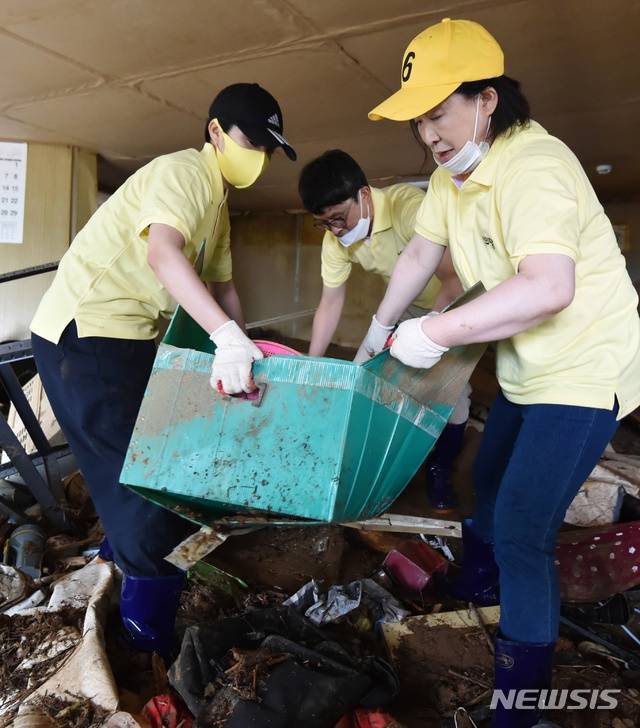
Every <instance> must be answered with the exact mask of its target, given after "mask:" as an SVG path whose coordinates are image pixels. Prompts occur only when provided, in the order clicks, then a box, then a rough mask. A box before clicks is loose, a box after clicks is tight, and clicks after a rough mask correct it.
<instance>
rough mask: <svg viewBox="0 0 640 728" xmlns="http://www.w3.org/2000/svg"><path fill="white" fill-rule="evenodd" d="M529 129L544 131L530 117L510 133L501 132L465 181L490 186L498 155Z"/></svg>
mask: <svg viewBox="0 0 640 728" xmlns="http://www.w3.org/2000/svg"><path fill="white" fill-rule="evenodd" d="M529 130H534V131H537V132H538V133H539V132H541V131H542V132H544V131H545V129H543V127H542V126H540V124H538V122H537V121H533V119H531V121H530V122H529V124H528V125H527V126H525V127H515V128H514V130H513V131H512V132H511V134H509V136H505V135H504V134H501V135H500V136H499V137H498V138H497V139H496V140H495V141H494V142H493V144H492V145H491V147H490V148H489V151H488V152H487V156H486V157H485V158H484V159H483V160H482V162H480V164H479V165H478V166H477V167H476V168H475V169H474V170H473V172H472V173H471V175H470V176H469V177H468V179H466V180H465V182H468V181H469V180H471V181H473V182H477V183H478V184H480V185H484V186H485V187H491V186H492V185H493V182H494V180H495V176H496V172H497V170H498V164H499V162H500V157H501V156H502V153H503V152H504V150H505V149H506V147H507V146H508V145H509V143H510V142H511V141H513V139H515V138H516V137H517V136H519V135H520V134H525V133H527V131H529Z"/></svg>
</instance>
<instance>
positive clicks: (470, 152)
mask: <svg viewBox="0 0 640 728" xmlns="http://www.w3.org/2000/svg"><path fill="white" fill-rule="evenodd" d="M479 112H480V97H479V96H478V99H477V101H476V120H475V122H474V124H473V139H470V140H468V141H467V142H465V145H464V146H463V147H462V149H460V151H459V152H456V154H454V155H453V157H451V159H448V160H447V161H446V162H438V160H437V159H436V156H435V154H434V156H433V159H434V160H435V163H436V164H437V165H438V166H439V167H444V168H445V169H446V170H447V171H448V172H450V173H451V175H452V176H455V175H457V174H465V173H466V172H471V171H472V170H474V169H475V168H476V167H477V166H478V165H479V164H480V162H482V160H483V159H484V158H485V157H486V156H487V152H488V151H489V143H488V142H487V141H486V139H487V135H488V134H489V125H490V124H491V117H489V120H488V121H487V131H486V132H485V135H484V139H485V140H484V141H482V142H480V144H476V131H477V130H478V114H479Z"/></svg>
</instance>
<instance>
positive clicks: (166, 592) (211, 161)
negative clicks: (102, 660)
mask: <svg viewBox="0 0 640 728" xmlns="http://www.w3.org/2000/svg"><path fill="white" fill-rule="evenodd" d="M205 141H206V143H205V145H204V147H203V148H202V149H201V150H200V151H198V150H196V149H187V150H183V151H180V152H176V153H174V154H168V155H165V156H162V157H158V158H157V159H154V160H153V161H152V162H150V163H149V164H147V165H145V166H144V167H142V168H141V169H140V170H138V171H137V172H136V173H135V174H133V175H132V176H131V177H129V179H127V181H126V182H125V183H124V184H123V185H122V186H121V187H120V188H119V189H118V190H117V191H116V192H115V193H114V194H113V195H112V196H111V197H110V198H109V199H108V200H107V201H106V202H105V203H104V204H103V205H102V206H101V207H100V208H99V209H98V210H97V211H96V212H95V213H94V215H93V216H92V217H91V219H90V220H89V222H88V223H87V224H86V226H85V227H84V228H83V229H82V230H81V231H80V232H79V233H78V235H77V236H76V238H75V239H74V241H73V243H72V244H71V247H70V248H69V250H68V251H67V253H66V254H65V255H64V256H63V258H62V260H61V262H60V266H59V268H58V271H57V273H56V276H55V278H54V280H53V282H52V284H51V286H50V288H49V290H48V291H47V292H46V293H45V295H44V297H43V299H42V301H41V303H40V305H39V307H38V310H37V312H36V315H35V317H34V319H33V321H32V323H31V331H32V343H33V352H34V356H35V359H36V363H37V366H38V371H39V373H40V377H41V379H42V382H43V384H44V387H45V390H46V392H47V395H48V398H49V400H50V402H51V405H52V408H53V411H54V413H55V415H56V417H57V419H58V422H59V423H60V425H61V426H62V429H63V431H64V433H65V435H66V437H67V440H68V442H69V444H70V445H71V448H72V450H73V453H74V455H75V457H76V459H77V462H78V465H79V467H80V469H81V470H82V472H83V474H84V477H85V480H86V482H87V485H88V488H89V490H90V492H91V496H92V499H93V501H94V503H95V506H96V509H97V511H98V514H99V516H100V518H101V520H102V524H103V526H104V529H105V532H106V536H107V539H106V540H105V542H104V544H103V550H102V554H103V556H107V555H111V556H112V557H113V558H114V559H115V561H116V563H117V564H118V566H119V567H120V568H121V569H122V571H123V572H124V580H123V589H122V599H121V605H120V612H121V616H122V622H123V624H124V627H125V630H126V633H127V634H128V636H129V639H130V640H131V643H132V644H133V646H134V647H136V648H137V649H141V650H146V651H157V652H160V653H162V654H167V653H168V652H169V651H170V649H171V644H172V639H173V626H174V621H175V614H176V610H177V604H178V598H179V595H180V591H181V589H182V586H183V582H184V576H183V574H182V572H179V571H177V570H176V569H175V568H174V567H172V566H171V565H170V564H169V563H168V562H166V561H164V557H165V556H166V555H167V554H168V553H169V552H170V551H171V549H172V548H173V547H174V546H175V545H176V544H177V543H179V542H180V541H181V540H182V539H183V538H184V537H185V536H186V535H187V534H188V533H189V532H190V529H191V527H190V526H189V525H188V524H187V522H186V521H184V520H182V519H181V518H179V517H178V516H176V515H174V514H173V513H171V512H170V511H168V510H164V509H163V508H160V507H158V506H155V505H152V504H151V503H150V502H149V501H146V500H144V499H143V498H141V497H140V496H138V495H136V494H134V493H133V492H131V491H129V490H128V489H127V488H125V487H123V486H121V485H120V482H119V478H120V471H121V469H122V464H123V462H124V457H125V454H126V450H127V447H128V444H129V440H130V438H131V434H132V431H133V428H134V424H135V421H136V417H137V414H138V410H139V407H140V403H141V402H142V397H143V395H144V391H145V388H146V385H147V380H148V378H149V375H150V373H151V367H152V364H153V361H154V357H155V345H154V339H155V337H156V335H157V334H158V321H159V319H160V318H161V317H168V316H170V314H171V312H172V311H173V310H174V309H175V305H176V302H177V303H179V304H180V305H181V306H182V307H183V308H184V309H185V310H186V311H187V312H188V313H189V314H190V315H191V317H192V318H193V319H194V320H195V321H196V322H197V323H198V324H199V325H200V326H202V327H203V328H204V329H205V331H207V333H208V334H209V335H210V337H211V339H212V340H213V342H214V343H215V345H216V347H217V348H216V356H215V359H214V363H213V368H212V373H211V383H212V386H213V387H214V389H216V390H219V391H224V392H227V393H229V394H233V393H237V392H241V391H246V392H248V391H250V390H251V389H253V388H254V384H253V381H252V378H251V365H252V362H253V361H254V360H255V359H259V358H261V357H262V354H261V352H260V350H259V349H258V348H257V347H256V346H255V345H254V344H253V342H252V341H251V340H250V339H249V338H248V337H247V336H246V334H245V333H244V331H243V328H244V322H243V316H242V308H241V305H240V301H239V298H238V294H237V293H236V290H235V287H234V285H233V280H232V275H231V272H232V271H231V252H230V240H229V213H228V209H227V201H226V198H227V188H228V186H229V185H232V186H234V187H238V188H244V187H248V186H249V185H251V184H253V183H254V182H255V181H256V179H257V178H258V177H259V176H260V174H262V172H263V171H264V169H265V168H266V166H267V164H268V162H269V159H270V157H271V155H272V154H273V153H274V151H275V150H276V149H277V148H278V147H282V149H283V150H284V152H285V154H286V155H287V156H288V157H289V159H292V160H295V158H296V154H295V152H294V150H293V149H292V147H291V145H290V144H289V143H288V142H287V140H286V139H285V138H284V136H283V123H282V112H281V110H280V106H279V105H278V102H277V101H276V100H275V99H274V98H273V96H271V94H270V93H268V92H267V91H265V89H263V88H261V87H260V86H259V85H258V84H255V83H254V84H248V83H240V84H234V85H232V86H228V87H227V88H225V89H223V90H222V91H221V92H220V93H219V94H218V95H217V96H216V97H215V99H214V100H213V103H212V104H211V107H210V109H209V116H208V118H207V123H206V129H205ZM196 269H197V272H196ZM214 396H215V395H214Z"/></svg>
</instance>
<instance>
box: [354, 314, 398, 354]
mask: <svg viewBox="0 0 640 728" xmlns="http://www.w3.org/2000/svg"><path fill="white" fill-rule="evenodd" d="M394 328H395V326H383V325H382V324H381V323H380V322H379V321H378V319H377V318H376V316H375V314H374V315H373V318H372V319H371V326H369V331H367V335H366V336H365V337H364V339H363V340H362V344H360V348H359V349H358V352H357V354H356V356H355V358H354V360H353V361H354V362H355V363H356V364H362V362H363V361H368V360H369V359H371V357H372V356H375V355H376V354H379V353H380V352H381V351H382V350H383V349H384V345H385V344H386V343H387V339H388V338H389V334H390V333H391V332H392V331H393V329H394Z"/></svg>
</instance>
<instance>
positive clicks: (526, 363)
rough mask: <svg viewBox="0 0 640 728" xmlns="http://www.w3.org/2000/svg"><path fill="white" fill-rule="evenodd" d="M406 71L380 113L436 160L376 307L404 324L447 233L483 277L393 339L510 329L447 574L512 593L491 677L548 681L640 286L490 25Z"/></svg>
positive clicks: (499, 336)
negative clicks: (560, 548)
mask: <svg viewBox="0 0 640 728" xmlns="http://www.w3.org/2000/svg"><path fill="white" fill-rule="evenodd" d="M401 79H402V85H401V88H400V90H399V91H398V92H396V93H395V94H394V95H393V96H391V97H390V98H388V99H387V100H386V101H384V102H383V103H382V104H380V105H379V106H378V107H376V108H375V109H374V110H373V111H372V112H371V114H370V117H371V118H372V119H374V120H377V119H382V118H386V119H392V120H395V121H410V122H411V124H412V126H413V128H414V130H415V132H416V133H417V135H418V136H419V138H420V140H421V141H422V143H423V144H424V145H426V146H427V147H428V148H429V150H430V151H431V152H432V154H433V157H434V159H435V161H436V163H437V165H438V168H437V169H436V171H435V172H434V174H433V175H432V177H431V180H430V185H429V189H428V191H427V195H426V197H425V200H424V202H423V204H422V206H421V208H420V210H419V211H418V215H417V218H416V230H415V235H414V237H413V238H412V240H411V241H410V243H409V244H408V245H407V247H406V248H405V250H404V252H403V253H402V255H401V256H400V258H399V259H398V263H397V265H396V268H395V270H394V273H393V276H392V278H391V280H390V282H389V286H388V288H387V292H386V295H385V297H384V299H383V301H382V303H381V304H380V306H379V308H378V311H377V313H376V317H377V319H378V320H379V321H380V323H381V324H383V325H388V326H390V325H392V324H394V323H395V322H396V321H397V320H398V318H399V316H400V314H401V313H402V311H404V309H405V308H406V306H407V305H408V304H409V302H410V301H411V300H412V298H413V297H414V296H415V295H416V294H417V293H418V291H420V290H421V289H422V288H423V286H424V284H425V282H426V281H428V280H429V279H430V278H431V276H432V274H433V272H434V270H435V268H436V266H437V265H438V262H439V261H440V259H441V257H442V255H443V253H444V250H445V247H447V246H448V247H449V248H450V250H451V255H452V259H453V264H454V267H455V270H456V273H457V275H458V277H459V278H460V281H461V282H462V284H463V286H464V287H465V288H469V287H470V286H472V285H473V284H474V283H475V282H476V281H482V283H483V284H484V286H485V288H486V289H487V293H485V294H484V295H482V296H480V297H479V298H477V299H476V300H474V301H473V302H471V303H468V304H466V305H465V306H462V307H460V308H458V309H455V310H452V311H450V312H447V313H444V314H439V315H435V314H429V315H428V316H424V317H422V318H419V319H411V320H409V321H406V322H404V323H402V324H401V325H400V326H399V327H398V329H397V330H396V333H395V341H394V343H393V346H392V348H391V354H392V355H393V356H395V357H397V358H398V359H400V360H401V361H402V362H404V363H405V364H407V365H408V366H412V367H417V368H425V369H428V368H430V367H432V366H433V365H434V364H436V363H437V362H438V360H439V359H440V357H441V356H442V354H443V353H444V352H446V351H447V350H448V349H449V348H450V347H452V346H460V345H465V344H472V343H475V342H489V341H497V342H498V355H497V376H498V380H499V383H500V388H501V392H500V394H499V395H498V397H497V400H496V402H495V403H494V405H493V407H492V410H491V413H490V415H489V418H488V420H487V424H486V428H485V431H484V436H483V441H482V445H481V448H480V451H479V454H478V458H477V461H476V463H475V467H474V487H475V495H476V506H475V510H474V513H473V518H472V519H470V520H469V521H466V522H465V523H464V525H463V542H464V560H463V569H462V574H461V576H460V578H459V580H458V581H457V582H456V583H454V584H453V585H452V587H451V588H452V593H453V594H454V595H455V596H458V597H459V598H463V599H465V600H467V599H468V600H472V601H476V602H478V603H484V604H487V603H491V602H492V601H493V602H495V601H497V598H498V594H499V601H500V606H501V616H500V632H499V635H498V637H497V639H496V650H495V654H496V663H495V687H496V688H497V689H500V690H502V691H504V695H505V696H507V697H508V694H507V692H506V691H509V690H518V689H529V690H543V689H545V688H548V687H549V685H550V681H551V666H552V656H553V648H554V643H555V641H556V639H557V635H558V623H559V609H560V597H559V589H558V582H557V574H556V568H555V565H554V549H555V542H556V533H557V530H558V528H559V527H560V525H561V524H562V521H563V517H564V514H565V511H566V509H567V507H568V505H569V504H570V503H571V501H572V500H573V498H574V496H575V494H576V492H577V491H578V489H579V488H580V486H581V484H582V483H583V482H584V481H585V480H586V478H587V476H588V475H589V473H590V472H591V470H592V468H593V467H594V465H595V464H596V463H597V461H598V459H599V457H600V455H601V454H602V452H603V450H604V448H605V447H606V445H607V443H608V442H609V440H610V439H611V437H612V435H613V434H614V432H615V430H616V427H617V423H618V420H620V418H622V417H624V416H625V415H626V414H628V413H629V412H631V411H632V410H633V409H634V408H635V407H637V406H638V405H639V404H640V319H639V317H638V313H637V305H638V296H637V295H636V292H635V290H634V289H633V286H632V284H631V280H630V279H629V276H628V274H627V271H626V268H625V261H624V258H623V256H622V255H621V253H620V250H619V248H618V246H617V244H616V239H615V236H614V233H613V229H612V226H611V223H610V222H609V220H608V218H607V217H606V215H605V214H604V211H603V209H602V206H601V205H600V203H599V202H598V200H597V198H596V195H595V193H594V191H593V189H592V187H591V184H590V182H589V180H588V178H587V175H586V174H585V172H584V170H583V169H582V167H581V165H580V163H579V162H578V160H577V159H576V157H575V156H574V155H573V154H572V152H571V151H570V150H569V148H568V147H567V146H566V145H565V144H563V143H562V142H561V141H560V140H559V139H556V138H555V137H553V136H551V135H550V134H548V133H547V132H546V131H545V129H543V128H542V127H541V126H540V125H539V124H537V123H536V122H535V121H533V120H531V118H530V114H529V105H528V103H527V100H526V98H525V97H524V96H523V95H522V93H521V91H520V87H519V84H518V83H517V82H516V81H513V80H512V79H510V78H508V77H507V76H505V75H504V59H503V54H502V50H501V48H500V46H499V45H498V43H497V42H496V41H495V39H494V38H493V37H492V36H491V35H490V34H489V33H488V32H487V31H486V30H485V29H484V28H483V27H482V26H480V25H478V24H477V23H474V22H471V21H466V20H449V19H446V20H443V21H442V22H441V23H438V24H437V25H434V26H432V27H430V28H428V29H427V30H425V31H423V32H422V33H420V34H419V35H418V36H417V37H416V38H414V39H413V41H412V42H411V43H410V44H409V46H408V48H407V50H406V52H405V55H404V57H403V61H402V68H401ZM497 695H498V696H499V698H500V696H501V695H503V694H502V693H498V694H497ZM528 695H531V693H528ZM538 695H539V696H541V697H542V696H543V694H542V693H539V694H538ZM530 704H531V701H530V702H529V705H530ZM510 705H512V703H509V701H508V699H505V700H504V701H503V700H500V699H499V700H498V705H497V707H496V711H495V715H494V726H498V727H500V728H502V727H504V726H518V728H520V726H523V727H527V728H528V727H529V726H533V725H535V724H537V722H538V720H539V717H540V711H539V710H538V709H537V708H534V709H529V710H522V709H517V708H513V707H509V706H510Z"/></svg>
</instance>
